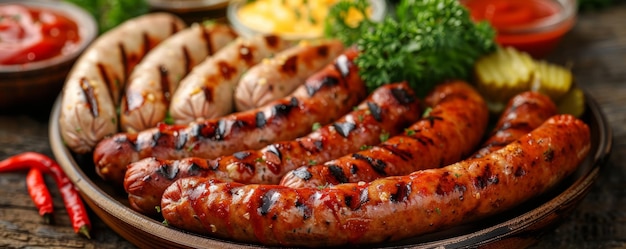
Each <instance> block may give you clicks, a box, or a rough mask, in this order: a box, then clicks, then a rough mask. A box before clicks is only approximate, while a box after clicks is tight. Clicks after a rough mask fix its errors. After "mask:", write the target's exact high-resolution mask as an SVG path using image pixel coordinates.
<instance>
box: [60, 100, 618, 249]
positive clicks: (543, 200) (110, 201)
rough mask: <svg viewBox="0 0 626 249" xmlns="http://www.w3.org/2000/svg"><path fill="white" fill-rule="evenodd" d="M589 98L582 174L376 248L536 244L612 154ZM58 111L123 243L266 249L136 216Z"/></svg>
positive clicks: (89, 189) (87, 185) (70, 164)
mask: <svg viewBox="0 0 626 249" xmlns="http://www.w3.org/2000/svg"><path fill="white" fill-rule="evenodd" d="M586 97H587V100H588V101H587V104H586V110H585V113H584V115H583V117H582V119H583V120H584V121H585V122H587V124H589V126H590V128H591V138H592V141H591V143H592V146H591V152H590V153H589V156H587V158H586V160H585V161H584V162H583V163H582V164H581V165H580V166H579V168H578V170H577V171H576V172H575V173H574V174H573V175H572V176H570V177H568V178H567V179H565V180H564V181H562V182H561V183H560V184H559V185H558V186H557V187H556V188H555V189H553V190H552V191H550V192H548V193H546V194H544V195H542V196H539V197H538V198H536V199H534V200H532V201H529V202H527V203H525V204H523V205H521V206H519V207H517V208H515V209H514V210H510V211H508V212H506V213H504V214H501V215H497V216H496V217H492V218H489V219H485V220H481V221H480V222H475V223H471V224H467V225H462V226H458V227H454V228H451V229H447V230H443V231H439V232H436V233H432V234H428V235H424V236H419V237H415V238H411V239H407V240H403V241H398V242H394V243H388V244H382V245H375V246H372V247H387V248H389V247H391V248H395V247H401V248H434V247H436V248H466V247H479V246H485V247H487V248H515V247H526V246H528V245H531V244H533V243H535V242H536V241H537V239H539V237H540V236H541V235H542V234H543V233H544V232H546V231H550V230H551V229H553V228H554V227H555V226H556V225H558V224H559V223H560V222H561V220H562V219H563V218H565V217H567V216H568V215H569V214H570V213H571V211H572V210H573V209H574V208H575V207H576V206H577V204H579V203H580V201H581V200H582V199H583V197H584V196H585V195H586V194H587V192H588V190H589V188H590V187H591V186H592V184H593V183H594V181H595V179H596V178H597V176H598V173H599V171H600V169H601V167H602V166H603V165H604V163H605V161H606V160H607V158H608V156H609V154H610V151H611V146H612V133H611V130H610V127H609V126H608V123H607V120H606V118H605V116H604V115H603V113H602V112H601V110H600V107H599V106H598V104H597V103H596V102H595V100H594V99H593V98H591V96H589V95H586ZM60 108H61V107H60V98H59V99H57V102H56V104H55V106H54V108H53V110H52V113H51V116H50V126H49V127H50V131H49V133H50V145H51V147H52V150H53V153H54V156H55V157H56V159H57V161H58V162H59V164H60V165H61V167H63V169H64V170H65V172H66V173H67V175H68V176H69V177H70V179H71V180H72V181H73V182H74V183H75V184H76V186H77V187H78V189H79V190H80V191H81V194H82V196H83V198H84V200H85V201H86V202H87V204H88V205H89V206H90V207H91V209H92V210H93V211H94V212H95V213H96V215H98V216H99V217H100V218H101V219H102V220H103V221H104V222H105V223H106V224H107V225H108V226H109V227H111V228H112V229H113V230H114V231H115V232H117V233H118V234H120V235H121V236H122V237H124V238H125V239H127V240H129V241H130V242H131V243H133V244H135V245H137V246H139V247H142V248H192V247H193V248H198V247H203V248H257V247H262V246H259V245H250V244H241V243H237V242H232V241H225V240H219V239H215V238H210V237H206V236H201V235H197V234H193V233H188V232H184V231H181V230H177V229H175V228H172V227H167V226H164V225H163V224H162V223H161V221H158V220H154V219H152V218H149V217H146V216H144V215H142V214H140V213H137V212H135V211H133V210H132V209H131V208H130V207H129V206H128V201H127V200H126V196H125V195H124V193H123V192H122V191H120V190H116V189H112V188H111V187H110V186H109V185H108V184H107V183H105V182H103V181H102V180H101V179H100V178H99V177H98V176H97V175H96V173H95V171H94V167H93V163H92V160H91V156H90V155H88V156H76V155H73V154H72V153H71V152H70V151H69V150H68V149H67V147H65V146H64V144H63V141H62V140H61V135H60V134H59V124H58V118H59V111H60Z"/></svg>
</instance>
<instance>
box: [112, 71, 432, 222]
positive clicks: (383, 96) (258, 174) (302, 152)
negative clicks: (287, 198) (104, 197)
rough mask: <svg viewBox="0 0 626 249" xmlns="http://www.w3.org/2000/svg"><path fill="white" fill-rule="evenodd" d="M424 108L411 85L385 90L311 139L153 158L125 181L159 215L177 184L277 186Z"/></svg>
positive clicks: (140, 206)
mask: <svg viewBox="0 0 626 249" xmlns="http://www.w3.org/2000/svg"><path fill="white" fill-rule="evenodd" d="M420 110H421V105H420V102H419V101H418V100H417V98H416V96H415V95H414V93H413V91H412V90H411V88H410V87H409V85H408V84H407V83H397V84H389V85H385V86H382V87H380V88H378V89H377V90H375V91H374V92H373V93H372V94H371V95H370V96H369V97H368V98H367V99H366V100H365V101H363V102H362V103H361V104H360V105H358V106H357V107H355V109H354V110H353V111H352V112H350V113H348V114H347V115H345V116H343V117H342V118H340V119H338V120H335V121H334V122H333V123H331V124H328V125H325V126H323V127H320V128H319V129H316V130H315V131H313V132H312V133H310V134H308V135H307V136H304V137H300V138H297V139H295V140H290V141H280V142H276V143H273V144H270V145H268V146H266V147H264V148H262V149H260V150H245V151H239V152H236V153H235V154H233V155H228V156H222V157H218V158H216V159H204V158H198V157H193V158H185V159H180V160H164V159H158V158H154V157H150V158H145V159H143V160H140V161H137V162H133V163H131V164H129V166H128V168H127V170H126V177H125V179H124V189H125V190H126V192H127V193H128V200H129V203H130V206H131V207H132V208H133V209H135V210H136V211H139V212H141V213H144V214H147V215H153V216H156V215H158V214H157V213H156V209H155V207H156V206H159V205H160V202H161V196H162V194H163V191H165V189H166V188H167V187H168V186H169V185H170V184H171V183H173V182H174V181H175V180H177V179H180V178H184V177H189V176H212V177H216V178H220V179H223V180H226V181H236V182H241V183H264V184H277V183H278V182H279V181H280V178H281V177H282V176H283V175H284V174H285V173H286V172H288V171H289V170H292V169H295V168H297V167H299V166H301V165H307V164H311V163H316V162H325V161H328V160H331V159H334V158H337V157H340V156H342V155H345V154H348V153H352V152H355V151H358V150H359V149H360V148H361V147H363V146H370V145H373V144H378V143H380V142H381V137H385V136H388V135H390V134H391V135H394V134H397V133H400V132H402V131H403V129H404V128H405V127H406V126H408V125H410V124H412V123H413V122H415V121H417V120H418V119H419V118H420V116H421V111H420Z"/></svg>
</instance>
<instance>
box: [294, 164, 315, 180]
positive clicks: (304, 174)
mask: <svg viewBox="0 0 626 249" xmlns="http://www.w3.org/2000/svg"><path fill="white" fill-rule="evenodd" d="M293 175H295V176H296V177H298V178H300V179H302V180H305V181H308V180H309V179H311V177H313V175H311V172H309V171H308V170H307V169H306V168H305V167H300V168H297V169H296V170H294V171H293Z"/></svg>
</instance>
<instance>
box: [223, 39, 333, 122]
mask: <svg viewBox="0 0 626 249" xmlns="http://www.w3.org/2000/svg"><path fill="white" fill-rule="evenodd" d="M343 49H344V47H343V43H341V41H339V40H319V41H315V42H312V41H311V42H309V41H306V42H304V41H303V42H300V43H299V44H298V45H297V46H293V47H291V48H288V49H286V50H284V51H282V52H280V53H278V54H276V55H275V56H274V57H272V58H271V59H267V60H263V62H262V63H259V64H257V65H256V66H253V67H252V68H250V70H248V71H247V72H246V73H245V74H244V75H243V76H242V77H241V80H240V81H239V84H238V85H237V88H236V89H235V107H236V109H237V111H245V110H249V109H253V108H257V107H259V106H263V105H265V104H267V103H269V102H271V101H273V100H276V99H279V98H282V97H285V96H287V95H289V93H291V92H293V90H295V89H296V88H297V87H298V86H300V85H302V83H304V81H305V80H306V77H308V76H310V75H311V73H312V72H316V71H319V70H320V69H322V67H324V66H325V65H327V64H328V63H330V62H331V61H332V60H333V59H334V58H336V57H337V56H338V55H339V54H340V53H341V52H342V51H343Z"/></svg>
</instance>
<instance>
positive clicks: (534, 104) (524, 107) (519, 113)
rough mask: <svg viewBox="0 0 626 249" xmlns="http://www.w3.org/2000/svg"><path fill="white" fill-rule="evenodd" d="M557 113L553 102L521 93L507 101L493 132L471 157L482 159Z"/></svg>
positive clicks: (547, 98)
mask: <svg viewBox="0 0 626 249" xmlns="http://www.w3.org/2000/svg"><path fill="white" fill-rule="evenodd" d="M557 113H558V110H557V107H556V105H555V104H554V102H553V101H552V100H551V99H550V98H549V97H548V96H546V95H544V94H541V93H539V92H531V91H527V92H523V93H520V94H517V95H515V96H514V97H513V98H511V100H509V102H508V104H507V105H506V108H505V109H504V111H503V112H502V114H500V118H499V119H498V122H497V123H496V126H495V128H494V130H493V131H492V132H491V135H490V136H489V138H487V140H486V141H485V142H483V144H482V146H481V148H480V149H479V150H478V151H476V153H474V154H473V155H472V156H471V157H483V156H485V155H487V154H489V153H491V152H493V151H496V150H499V149H501V148H502V147H504V146H506V145H507V144H509V143H512V142H513V141H515V140H517V139H518V138H519V137H521V136H522V135H525V134H527V133H529V132H531V131H532V130H534V129H535V128H537V127H539V126H540V125H541V124H543V122H545V121H546V120H547V119H548V118H550V117H552V116H554V115H556V114H557Z"/></svg>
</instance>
